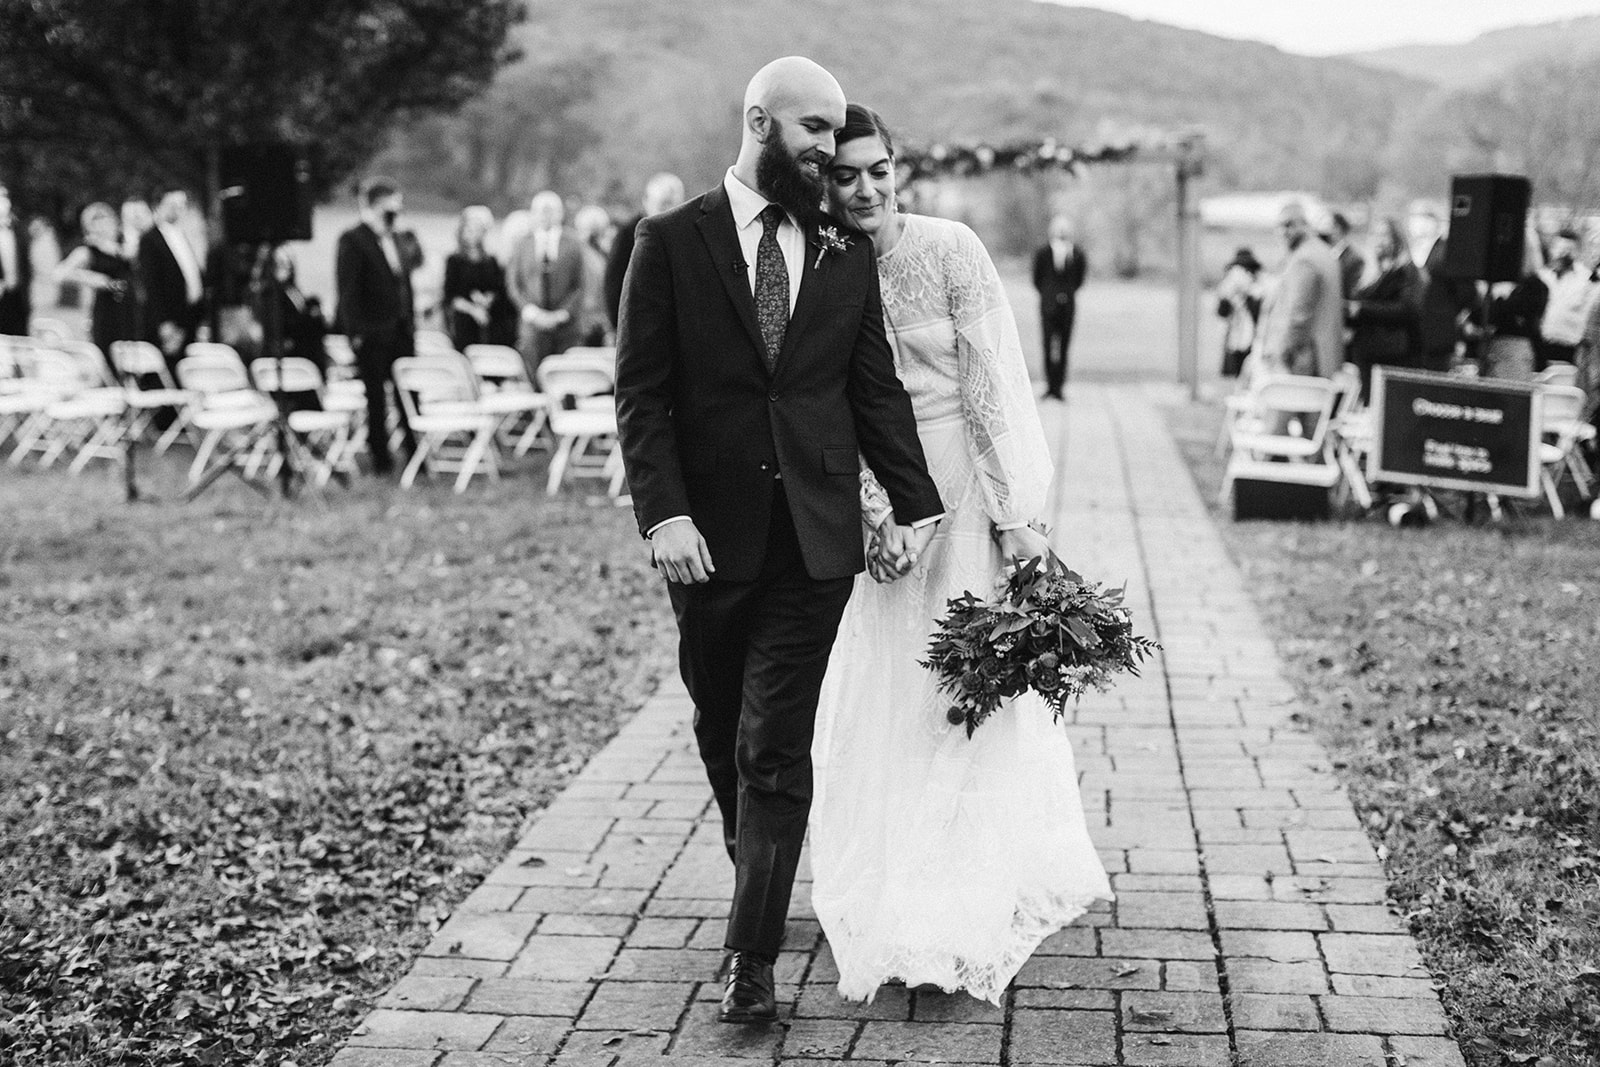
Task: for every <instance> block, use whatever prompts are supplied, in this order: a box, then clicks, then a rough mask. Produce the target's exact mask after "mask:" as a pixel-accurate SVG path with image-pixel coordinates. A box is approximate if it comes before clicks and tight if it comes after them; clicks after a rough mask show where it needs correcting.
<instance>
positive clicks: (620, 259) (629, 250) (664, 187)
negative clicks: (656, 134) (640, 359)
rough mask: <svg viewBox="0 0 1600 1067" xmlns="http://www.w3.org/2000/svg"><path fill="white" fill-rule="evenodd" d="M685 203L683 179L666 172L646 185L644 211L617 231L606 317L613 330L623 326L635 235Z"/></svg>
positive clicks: (608, 271)
mask: <svg viewBox="0 0 1600 1067" xmlns="http://www.w3.org/2000/svg"><path fill="white" fill-rule="evenodd" d="M681 203H683V179H682V178H679V177H678V176H677V175H676V174H669V173H667V172H666V171H662V172H661V173H660V174H656V175H654V176H652V177H651V179H650V180H649V181H647V182H645V184H644V211H643V212H642V213H640V214H638V215H635V216H633V218H631V219H629V220H628V221H627V222H624V223H623V224H622V225H621V226H619V227H617V235H616V236H615V237H614V238H612V240H611V254H610V256H609V257H608V258H607V259H606V277H605V287H606V294H605V295H606V315H607V316H608V317H609V318H610V319H611V328H612V329H616V328H617V327H618V326H620V325H621V324H622V322H621V319H619V318H618V312H619V311H620V309H621V308H622V278H623V275H625V274H627V273H628V260H629V259H630V258H632V256H633V231H634V230H636V229H637V228H638V226H639V220H640V219H644V218H648V217H649V216H651V215H659V214H661V213H662V212H663V211H666V210H667V209H668V208H674V207H677V206H678V205H679V204H681Z"/></svg>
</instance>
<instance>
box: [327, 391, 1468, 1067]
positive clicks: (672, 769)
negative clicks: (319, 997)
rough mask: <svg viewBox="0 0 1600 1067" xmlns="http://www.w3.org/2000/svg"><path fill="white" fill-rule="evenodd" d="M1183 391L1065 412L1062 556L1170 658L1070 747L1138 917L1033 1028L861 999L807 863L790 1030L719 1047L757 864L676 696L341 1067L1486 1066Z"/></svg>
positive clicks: (609, 751) (1046, 979)
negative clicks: (736, 887) (1208, 458)
mask: <svg viewBox="0 0 1600 1067" xmlns="http://www.w3.org/2000/svg"><path fill="white" fill-rule="evenodd" d="M1159 397H1160V390H1159V389H1158V388H1157V387H1151V386H1138V385H1097V384H1089V385H1081V386H1074V387H1073V388H1072V389H1071V392H1070V393H1069V399H1068V402H1067V404H1065V405H1047V406H1046V407H1045V408H1044V409H1043V413H1044V417H1045V421H1046V429H1047V431H1048V432H1049V433H1050V435H1051V438H1052V441H1053V447H1054V449H1055V451H1056V455H1057V463H1058V467H1059V470H1060V476H1059V478H1058V482H1057V485H1058V489H1057V493H1056V495H1055V500H1054V504H1053V509H1052V510H1053V514H1054V521H1055V527H1056V542H1057V545H1058V547H1060V548H1061V550H1062V551H1063V554H1064V555H1065V556H1066V558H1067V559H1068V560H1069V561H1070V562H1071V563H1073V564H1074V565H1075V566H1076V567H1078V568H1079V569H1081V570H1082V571H1084V572H1085V573H1086V574H1088V575H1090V576H1091V577H1095V578H1098V579H1101V580H1104V581H1107V582H1111V583H1120V582H1121V581H1122V580H1123V579H1126V580H1127V582H1128V592H1129V603H1130V604H1132V605H1133V606H1134V608H1135V610H1136V612H1137V620H1138V625H1139V627H1140V629H1141V630H1142V631H1144V632H1147V633H1151V634H1153V635H1154V636H1157V637H1158V638H1159V639H1160V640H1161V641H1162V643H1163V644H1164V646H1165V652H1164V653H1163V655H1162V656H1161V657H1160V659H1159V661H1158V662H1155V663H1152V664H1151V665H1150V666H1149V669H1147V670H1146V672H1145V675H1144V677H1143V678H1140V679H1137V680H1130V681H1127V682H1125V683H1123V684H1122V685H1121V686H1120V687H1119V688H1118V689H1117V690H1116V691H1114V692H1113V693H1111V694H1108V695H1106V696H1101V697H1095V698H1092V699H1086V700H1085V701H1084V702H1083V704H1082V705H1081V707H1079V708H1078V709H1077V710H1076V713H1075V715H1074V718H1073V721H1072V722H1071V723H1070V724H1069V725H1068V726H1067V727H1066V728H1067V730H1068V731H1069V733H1070V734H1071V736H1072V738H1073V742H1074V745H1075V748H1076V751H1077V755H1078V769H1079V772H1080V779H1081V788H1082V792H1083V797H1084V807H1085V811H1086V812H1087V814H1088V817H1089V819H1090V832H1091V834H1092V835H1093V837H1094V839H1095V844H1096V846H1097V847H1098V849H1099V850H1100V853H1101V855H1102V857H1103V858H1104V861H1105V863H1106V867H1107V869H1108V870H1109V871H1110V872H1111V877H1112V882H1113V885H1114V887H1115V888H1116V890H1117V893H1118V899H1117V901H1116V903H1115V904H1113V905H1109V906H1105V907H1102V908H1099V909H1097V910H1095V911H1092V912H1090V913H1089V914H1088V915H1085V916H1084V917H1083V918H1082V919H1081V920H1080V921H1079V922H1078V923H1076V924H1074V926H1073V927H1072V928H1070V929H1068V930H1066V931H1063V932H1062V933H1060V934H1057V935H1056V936H1055V937H1052V938H1051V939H1050V940H1049V941H1048V942H1046V943H1045V945H1043V946H1042V947H1041V948H1040V951H1039V952H1038V953H1037V954H1036V955H1035V957H1034V958H1033V959H1032V960H1030V961H1029V962H1028V963H1027V965H1026V966H1025V967H1024V968H1023V970H1022V973H1021V974H1019V975H1018V977H1017V981H1016V982H1015V983H1014V985H1013V988H1012V989H1011V990H1010V991H1009V992H1008V994H1007V998H1006V1005H1005V1008H1004V1010H1001V1009H997V1008H994V1007H993V1006H991V1005H988V1004H984V1003H980V1002H976V1001H973V1000H971V998H968V997H965V996H950V995H945V994H940V993H937V992H929V991H925V990H906V989H904V988H898V987H889V988H885V989H884V990H882V991H881V992H880V993H879V995H878V997H877V999H876V1000H875V1001H874V1002H873V1003H872V1004H870V1005H858V1004H849V1003H845V1002H843V1001H841V1000H840V999H839V998H838V996H837V995H836V993H835V992H834V989H833V982H834V981H836V980H837V970H836V969H835V967H834V965H833V960H832V956H831V955H830V953H829V951H828V948H827V945H826V943H825V941H824V940H823V939H822V936H821V932H820V930H819V929H818V927H817V924H816V922H815V916H814V915H813V914H812V912H811V909H810V906H809V877H810V876H809V872H808V869H807V868H802V871H801V881H800V883H799V885H798V886H797V889H796V894H795V901H794V907H793V909H792V913H791V916H792V917H791V922H790V924H789V932H788V938H787V942H786V944H785V950H784V953H783V956H782V958H781V959H780V960H779V961H778V965H777V979H778V995H779V1000H780V1014H781V1019H782V1021H781V1022H780V1023H779V1024H778V1025H776V1026H774V1027H771V1028H770V1029H765V1030H763V1029H750V1028H743V1027H728V1026H722V1025H719V1024H718V1023H717V1022H716V1021H715V1012H716V999H717V996H718V995H719V993H720V989H719V986H718V984H717V983H716V981H715V980H714V973H715V971H716V970H717V968H718V966H719V964H720V962H721V959H722V953H721V951H720V945H721V936H722V928H723V922H724V919H725V918H726V916H727V910H728V904H727V898H728V893H729V891H730V889H731V886H732V870H731V867H730V865H729V864H728V861H727V857H726V855H725V854H724V853H723V850H722V845H721V834H720V828H719V827H718V826H717V825H716V824H715V821H714V819H713V820H709V821H708V820H707V818H706V816H707V811H708V808H710V792H709V789H708V787H707V786H706V785H705V779H704V775H703V772H702V770H701V767H700V763H699V759H698V757H697V756H696V754H695V752H694V747H693V740H692V737H691V735H690V732H689V719H690V714H691V707H690V704H689V701H688V697H687V696H686V695H685V694H684V692H683V689H682V687H681V685H680V684H679V683H678V681H677V680H676V678H667V679H663V681H662V685H661V690H660V692H659V693H658V694H657V695H656V697H655V698H653V699H652V700H651V701H650V702H649V703H648V704H647V705H646V706H645V707H644V708H643V709H642V710H641V711H640V712H639V713H638V714H637V715H636V716H635V717H634V718H633V720H632V721H631V722H629V723H628V724H627V726H625V727H624V728H623V730H622V731H621V732H620V733H619V734H618V736H617V737H616V739H615V740H613V741H612V743H611V744H610V745H608V746H607V747H606V749H605V750H604V751H602V752H601V753H600V754H599V755H597V756H596V757H595V758H594V759H593V760H592V761H591V762H590V764H589V765H588V766H587V767H586V768H584V770H583V771H582V773H580V774H579V775H578V776H577V778H576V779H575V780H574V781H573V783H572V784H571V785H570V786H569V787H568V788H567V790H566V791H565V792H564V793H563V794H562V795H561V796H560V797H558V798H557V799H556V800H555V801H554V802H553V803H552V804H551V805H550V806H549V807H548V808H547V809H546V810H545V811H544V812H543V813H541V815H540V816H539V817H538V818H537V819H536V820H535V821H534V822H533V823H532V824H531V825H530V826H529V827H528V829H527V832H526V834H525V835H524V837H523V838H522V840H521V841H519V842H518V844H517V847H516V849H515V850H514V851H512V852H511V853H510V854H509V855H508V856H507V857H506V858H505V860H504V862H503V863H501V864H500V866H499V867H498V868H497V869H496V870H495V871H493V872H492V873H491V874H490V875H489V877H488V878H487V879H486V880H485V881H484V883H483V884H482V885H481V886H480V887H479V888H478V889H477V890H476V891H475V892H474V893H473V894H472V895H471V896H469V897H468V898H467V899H466V901H464V902H463V903H462V904H461V906H460V907H459V908H458V909H457V910H456V912H455V914H454V915H453V916H452V917H451V918H450V920H449V921H448V922H447V923H446V924H445V925H444V927H443V928H442V929H441V930H440V931H439V933H438V935H437V936H436V937H435V938H434V939H433V940H432V942H431V943H430V944H429V945H428V946H427V948H426V949H425V950H424V954H423V955H422V956H420V957H419V958H418V959H417V960H416V962H415V965H414V967H413V968H412V971H411V973H410V974H408V975H407V976H406V977H404V978H402V979H401V980H400V981H399V982H398V983H397V984H396V985H395V986H394V988H393V989H391V990H390V992H389V993H388V994H387V995H386V996H385V997H384V999H383V1000H382V1001H381V1002H380V1004H379V1006H378V1007H377V1008H376V1009H375V1010H374V1011H373V1012H372V1014H371V1015H369V1016H368V1018H367V1019H366V1020H365V1022H364V1023H363V1024H362V1025H361V1026H360V1027H359V1028H358V1029H357V1031H356V1033H355V1035H354V1036H353V1037H352V1038H351V1040H350V1043H349V1045H348V1046H347V1047H346V1048H345V1049H344V1050H342V1051H341V1052H340V1053H339V1054H338V1055H337V1056H336V1057H335V1058H334V1060H333V1063H334V1065H335V1067H368V1065H384V1067H390V1065H393V1067H411V1065H417V1067H487V1065H495V1067H503V1065H513V1064H515V1065H530V1067H650V1065H655V1064H659V1065H662V1067H677V1065H691V1064H692V1065H695V1067H719V1065H729V1067H751V1065H752V1064H784V1065H788V1067H822V1065H825V1064H830V1063H839V1062H846V1063H850V1064H854V1065H857V1067H887V1065H890V1064H913V1063H973V1064H1006V1065H1009V1067H1026V1065H1029V1064H1067V1065H1073V1064H1076V1065H1079V1067H1113V1065H1151V1067H1159V1065H1175V1067H1209V1065H1213V1064H1214V1065H1217V1067H1255V1065H1259V1067H1302V1065H1303V1067H1316V1065H1324V1064H1325V1065H1328V1067H1344V1065H1350V1067H1355V1065H1361V1067H1367V1065H1370V1067H1385V1065H1386V1064H1393V1063H1407V1064H1412V1065H1420V1064H1436V1065H1439V1067H1460V1065H1461V1063H1462V1059H1461V1055H1460V1051H1459V1049H1458V1048H1457V1047H1456V1046H1455V1044H1454V1042H1452V1041H1451V1040H1450V1039H1449V1037H1448V1036H1446V1033H1447V1029H1448V1027H1447V1021H1446V1019H1445V1016H1444V1014H1443V1013H1442V1011H1441V1010H1440V1007H1439V1002H1438V998H1437V996H1436V994H1435V993H1434V990H1433V987H1432V984H1431V980H1430V976H1429V975H1428V973H1427V971H1426V970H1425V969H1424V968H1423V965H1422V962H1421V959H1420V957H1419V956H1418V954H1417V951H1416V946H1415V945H1414V944H1413V942H1412V941H1411V939H1410V938H1409V937H1408V936H1407V935H1406V934H1405V932H1404V926H1403V925H1402V924H1401V923H1400V922H1399V921H1398V920H1397V919H1396V917H1395V916H1394V915H1393V914H1391V913H1390V912H1389V910H1388V909H1387V908H1386V907H1385V905H1384V882H1383V871H1382V868H1381V866H1380V865H1379V863H1378V860H1377V857H1376V856H1375V854H1374V853H1373V850H1372V847H1371V845H1370V844H1369V842H1368V840H1367V838H1366V836H1365V835H1364V834H1363V833H1362V831H1361V827H1360V824H1359V823H1358V822H1357V820H1356V818H1355V816H1354V813H1353V812H1352V810H1351V806H1350V801H1349V798H1348V797H1347V796H1346V795H1345V792H1344V790H1343V789H1342V788H1341V786H1340V785H1339V783H1338V781H1337V779H1336V778H1335V777H1334V775H1333V770H1332V767H1331V765H1330V763H1329V761H1328V758H1327V756H1326V754H1325V753H1324V752H1323V751H1322V750H1321V748H1320V747H1319V746H1318V745H1317V744H1316V742H1315V741H1314V740H1313V739H1312V738H1311V737H1310V736H1309V735H1308V734H1306V733H1305V732H1303V731H1302V730H1301V729H1299V728H1298V727H1297V726H1296V724H1295V723H1294V721H1293V718H1292V716H1293V713H1294V710H1295V698H1294V692H1293V690H1292V689H1291V688H1290V686H1289V684H1288V683H1287V682H1286V681H1285V679H1284V678H1283V675H1282V672H1281V670H1280V666H1279V662H1278V659H1277V656H1276V653H1275V651H1274V649H1273V645H1272V642H1271V640H1270V638H1269V637H1268V635H1267V633H1266V632H1265V630H1264V629H1263V627H1262V624H1261V621H1260V619H1259V617H1258V616H1257V614H1256V611H1255V609H1254V607H1253V606H1252V605H1251V602H1250V599H1249V597H1248V595H1247V594H1246V592H1245V589H1244V588H1243V585H1242V583H1241V580H1240V576H1239V573H1238V571H1237V569H1236V568H1235V567H1234V565H1233V564H1232V562H1231V561H1230V559H1229V558H1228V556H1227V553H1226V551H1225V550H1224V548H1223V545H1222V542H1221V539H1220V538H1219V536H1218V534H1217V531H1216V530H1215V528H1214V527H1213V526H1212V524H1211V520H1210V519H1209V517H1208V516H1207V514H1206V511H1205V508H1204V506H1203V504H1202V502H1201V501H1200V499H1199V497H1198V495H1197V493H1196V490H1195V488H1194V486H1193V484H1192V483H1191V481H1190V479H1189V474H1188V472H1187V470H1186V468H1185V466H1184V464H1183V462H1182V460H1181V458H1180V457H1179V455H1178V453H1177V450H1176V448H1175V446H1174V445H1173V443H1172V441H1171V439H1170V438H1169V437H1168V436H1167V434H1166V432H1165V429H1164V424H1163V421H1162V419H1161V417H1160V414H1159V412H1158V410H1157V408H1156V406H1155V403H1156V401H1157V400H1158V399H1159ZM712 810H714V809H712Z"/></svg>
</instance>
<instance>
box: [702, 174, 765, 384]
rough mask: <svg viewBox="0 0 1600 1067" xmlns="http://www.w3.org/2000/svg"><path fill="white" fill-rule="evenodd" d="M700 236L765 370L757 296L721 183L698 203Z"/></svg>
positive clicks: (715, 271) (726, 195) (713, 270)
mask: <svg viewBox="0 0 1600 1067" xmlns="http://www.w3.org/2000/svg"><path fill="white" fill-rule="evenodd" d="M696 225H697V226H698V227H699V228H700V236H701V237H702V238H703V239H704V240H705V242H706V248H707V249H708V250H709V251H710V253H711V266H712V273H714V274H715V275H716V276H717V280H718V281H720V282H722V287H723V288H724V289H726V290H727V292H728V299H729V300H731V301H733V307H734V310H735V311H737V312H738V314H739V321H740V322H741V323H743V324H744V329H745V332H746V333H748V334H749V335H750V340H751V342H752V343H753V344H754V345H755V356H756V359H757V361H758V362H760V363H761V366H762V369H763V370H765V369H766V360H764V359H762V357H761V353H762V351H763V349H764V348H765V345H766V343H765V342H764V341H762V339H761V327H760V326H759V325H758V324H757V323H756V298H755V297H754V296H753V295H752V294H751V292H750V281H749V276H748V275H747V274H746V273H745V272H746V270H747V268H746V266H745V265H744V253H743V252H742V251H740V249H739V235H738V233H737V232H736V231H735V230H734V228H733V208H732V207H730V206H729V205H728V194H727V193H726V192H724V191H723V188H722V186H721V185H718V186H717V187H716V188H714V189H712V190H711V191H710V192H709V193H707V194H706V195H705V197H704V199H703V200H702V201H701V205H700V218H699V219H697V220H696Z"/></svg>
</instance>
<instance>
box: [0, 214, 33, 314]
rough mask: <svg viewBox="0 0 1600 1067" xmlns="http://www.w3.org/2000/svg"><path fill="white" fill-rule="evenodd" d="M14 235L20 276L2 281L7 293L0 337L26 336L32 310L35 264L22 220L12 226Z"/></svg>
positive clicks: (0, 308) (1, 297)
mask: <svg viewBox="0 0 1600 1067" xmlns="http://www.w3.org/2000/svg"><path fill="white" fill-rule="evenodd" d="M11 232H12V234H13V235H14V236H15V237H16V242H17V276H16V277H15V278H0V285H4V286H5V291H4V292H0V334H9V335H11V336H15V337H26V336H27V334H28V315H29V313H30V312H31V311H32V309H33V300H32V296H31V295H30V292H29V291H30V289H31V288H32V287H33V263H32V262H31V261H30V259H29V251H30V247H29V246H30V245H31V244H32V243H33V242H31V241H29V240H28V231H27V229H26V228H25V227H24V226H23V225H22V223H21V221H13V222H12V223H11Z"/></svg>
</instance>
